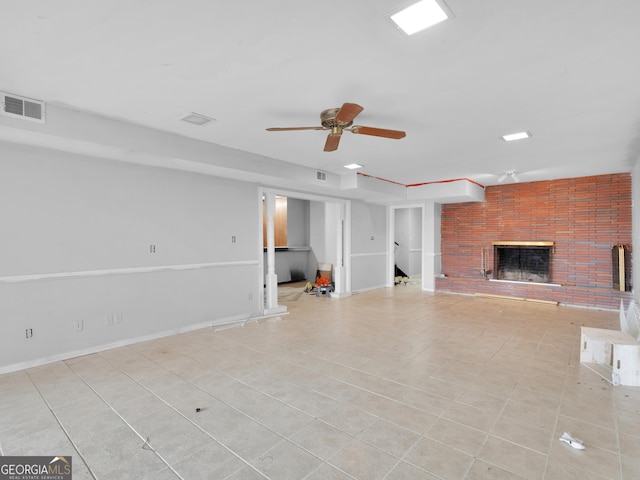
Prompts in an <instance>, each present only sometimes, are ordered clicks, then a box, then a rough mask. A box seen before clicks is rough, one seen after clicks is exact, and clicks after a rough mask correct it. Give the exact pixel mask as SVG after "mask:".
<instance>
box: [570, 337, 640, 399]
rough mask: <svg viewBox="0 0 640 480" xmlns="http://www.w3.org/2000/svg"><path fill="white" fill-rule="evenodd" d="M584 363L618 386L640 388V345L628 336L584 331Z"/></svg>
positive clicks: (581, 354) (581, 349) (582, 338)
mask: <svg viewBox="0 0 640 480" xmlns="http://www.w3.org/2000/svg"><path fill="white" fill-rule="evenodd" d="M580 363H584V364H585V366H587V367H589V368H591V369H592V370H593V371H594V372H596V373H597V374H598V375H601V376H602V377H603V378H605V379H606V380H607V381H609V382H611V383H612V384H614V385H628V386H633V387H640V342H638V341H637V340H636V339H635V338H633V337H632V336H631V335H629V334H628V333H624V332H620V331H617V330H605V329H602V328H590V327H582V335H581V338H580Z"/></svg>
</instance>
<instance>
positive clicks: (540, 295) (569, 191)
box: [436, 173, 632, 308]
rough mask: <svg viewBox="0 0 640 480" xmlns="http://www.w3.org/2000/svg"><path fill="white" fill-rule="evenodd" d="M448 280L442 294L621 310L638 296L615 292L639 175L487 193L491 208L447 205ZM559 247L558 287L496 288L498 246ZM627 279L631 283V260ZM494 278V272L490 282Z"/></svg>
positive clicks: (555, 257)
mask: <svg viewBox="0 0 640 480" xmlns="http://www.w3.org/2000/svg"><path fill="white" fill-rule="evenodd" d="M441 234H442V249H441V251H442V273H444V274H445V275H446V278H437V279H436V290H439V291H450V292H458V293H485V294H493V295H508V296H514V297H524V298H530V299H538V300H551V301H556V302H560V303H563V304H569V305H581V306H588V307H600V308H618V307H619V306H620V299H621V298H624V299H625V304H626V303H627V301H628V300H630V299H631V298H632V297H631V293H624V292H619V291H616V290H614V289H613V287H612V261H611V248H612V246H614V245H617V244H623V245H625V246H627V247H629V249H630V248H631V175H630V174H626V173H624V174H614V175H598V176H593V177H581V178H570V179H564V180H553V181H547V182H530V183H515V184H509V185H500V186H493V187H487V189H486V191H485V200H484V202H477V203H459V204H448V205H443V206H442V226H441ZM516 240H521V241H552V242H555V245H554V249H553V252H552V259H551V280H550V281H551V283H553V284H560V286H551V285H532V284H522V283H512V282H492V281H489V280H487V279H484V278H483V277H482V273H481V269H482V251H483V249H484V251H485V252H486V253H485V255H486V265H487V267H486V268H488V269H491V270H493V260H494V258H493V245H492V242H494V241H516ZM628 257H629V258H628V260H629V262H628V268H627V274H628V275H629V276H630V273H631V272H630V265H629V263H630V255H629V256H628ZM488 278H493V273H491V274H490V275H488Z"/></svg>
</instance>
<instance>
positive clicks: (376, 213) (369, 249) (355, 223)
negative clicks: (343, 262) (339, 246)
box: [351, 201, 387, 292]
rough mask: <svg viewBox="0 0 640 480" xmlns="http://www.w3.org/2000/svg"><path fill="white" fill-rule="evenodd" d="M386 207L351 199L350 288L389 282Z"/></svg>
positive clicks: (377, 285)
mask: <svg viewBox="0 0 640 480" xmlns="http://www.w3.org/2000/svg"><path fill="white" fill-rule="evenodd" d="M386 264H387V208H386V207H384V206H380V205H372V204H367V203H363V202H359V201H353V202H352V203H351V290H352V291H354V292H358V291H363V290H371V289H374V288H381V287H384V286H386Z"/></svg>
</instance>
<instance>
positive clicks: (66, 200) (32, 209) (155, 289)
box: [0, 144, 262, 372]
mask: <svg viewBox="0 0 640 480" xmlns="http://www.w3.org/2000/svg"><path fill="white" fill-rule="evenodd" d="M0 157H1V158H2V162H0V218H2V234H1V235H0V318H1V319H2V324H0V332H1V335H0V372H1V371H9V370H12V369H17V368H22V367H24V366H29V365H32V364H38V363H43V362H46V361H49V360H53V359H57V358H66V357H69V356H73V355H74V354H77V353H79V352H80V353H82V352H88V351H96V350H99V349H101V348H105V347H107V346H113V345H117V344H124V343H130V342H132V341H135V340H139V339H142V338H150V337H154V336H159V335H162V334H167V333H173V332H175V331H180V330H185V329H189V328H194V327H195V326H199V325H206V324H211V323H215V322H217V321H221V320H224V319H229V318H236V317H238V316H248V315H252V314H257V313H259V312H261V309H262V305H261V299H262V291H261V288H260V287H261V285H260V281H259V258H260V255H261V251H262V249H261V245H260V243H259V199H258V195H257V187H256V186H255V185H252V184H249V183H243V182H237V181H232V180H226V179H219V178H215V177H210V176H203V175H197V174H190V173H184V172H177V171H172V170H164V169H158V168H149V167H143V166H137V165H132V164H126V163H120V162H112V161H105V160H98V159H93V158H90V157H85V156H74V155H71V154H63V153H58V152H54V151H51V150H43V149H36V148H30V147H22V146H17V145H12V144H0ZM232 237H235V242H233V241H232ZM152 245H154V246H155V253H152V252H151V249H152V247H151V246H152ZM79 323H81V325H82V330H81V331H79V332H76V331H74V329H75V327H76V326H77V324H79ZM26 329H32V330H33V337H32V338H28V339H27V338H26V334H25V331H26Z"/></svg>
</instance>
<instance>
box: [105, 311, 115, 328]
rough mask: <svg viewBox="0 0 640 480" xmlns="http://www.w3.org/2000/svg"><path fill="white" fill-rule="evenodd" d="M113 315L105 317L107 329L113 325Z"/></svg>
mask: <svg viewBox="0 0 640 480" xmlns="http://www.w3.org/2000/svg"><path fill="white" fill-rule="evenodd" d="M113 321H114V320H113V314H112V313H109V314H108V315H106V316H105V317H104V323H105V325H106V326H107V327H110V326H111V325H113Z"/></svg>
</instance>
